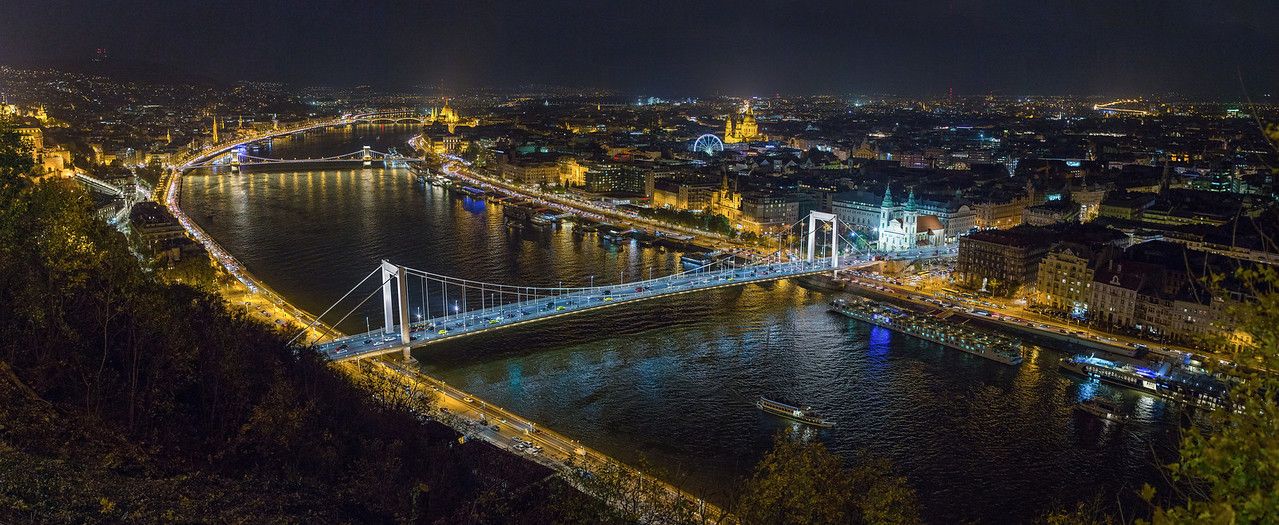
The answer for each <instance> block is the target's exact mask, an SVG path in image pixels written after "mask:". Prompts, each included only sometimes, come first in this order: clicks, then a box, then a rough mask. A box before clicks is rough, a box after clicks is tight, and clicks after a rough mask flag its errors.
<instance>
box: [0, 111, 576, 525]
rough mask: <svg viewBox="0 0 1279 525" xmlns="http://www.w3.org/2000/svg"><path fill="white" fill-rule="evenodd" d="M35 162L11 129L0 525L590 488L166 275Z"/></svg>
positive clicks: (539, 497) (498, 512)
mask: <svg viewBox="0 0 1279 525" xmlns="http://www.w3.org/2000/svg"><path fill="white" fill-rule="evenodd" d="M29 158H30V157H29V154H28V153H27V152H25V151H23V150H22V148H21V146H20V143H18V142H17V140H16V136H14V135H13V134H12V133H11V132H5V131H3V130H0V305H3V307H2V308H0V334H2V337H0V392H3V393H4V394H6V395H3V396H0V416H2V417H0V521H4V522H72V523H86V522H154V521H179V522H207V521H230V522H388V521H398V522H423V523H435V522H439V523H481V522H493V521H526V522H539V521H555V520H556V519H557V518H556V513H555V512H556V510H555V509H556V508H555V506H552V505H545V504H544V503H545V500H546V499H547V498H548V497H549V496H550V495H552V494H558V495H559V496H557V498H556V500H557V501H563V502H566V503H565V504H567V503H572V502H574V499H573V498H574V494H575V491H571V490H560V488H557V487H556V484H557V483H558V484H560V485H562V482H559V480H558V478H550V479H548V475H549V474H550V471H549V470H548V469H545V468H543V467H540V466H537V465H535V464H532V463H529V462H526V461H523V460H521V459H519V458H516V457H514V456H511V455H509V454H506V453H503V452H500V451H498V450H496V449H494V448H492V447H490V446H488V445H485V444H482V443H477V442H468V443H467V444H465V445H461V444H459V443H458V442H457V434H456V433H455V432H453V431H452V430H450V429H448V428H447V427H444V426H443V425H440V424H438V423H435V422H431V421H429V420H426V419H425V418H423V417H422V414H421V411H420V410H419V409H416V408H415V407H413V406H409V405H407V404H406V403H405V402H404V401H403V400H400V399H395V398H388V397H386V396H378V395H376V392H373V391H371V388H372V387H373V386H374V384H375V383H370V382H368V381H357V380H356V379H353V376H351V375H348V374H345V373H343V372H342V371H340V370H338V369H336V368H334V367H331V366H329V365H328V364H327V363H326V362H325V361H324V360H322V359H321V358H320V357H318V356H316V355H314V354H312V353H310V352H308V351H302V350H297V349H291V348H289V347H288V346H287V345H286V344H285V340H284V338H283V336H281V335H280V334H279V333H277V332H275V331H274V330H272V329H271V328H269V327H266V326H263V325H261V324H258V323H257V322H255V321H252V320H250V319H249V318H247V317H246V316H245V315H242V314H240V313H237V312H233V311H231V310H229V309H228V308H227V307H226V305H225V304H224V303H223V301H222V300H221V299H220V298H218V297H216V296H213V295H210V294H208V293H206V292H204V291H201V290H198V289H195V288H192V287H188V286H183V285H171V284H166V283H163V282H161V281H159V280H157V279H156V278H155V277H154V276H153V275H152V274H149V273H147V272H146V271H144V270H143V268H142V266H141V265H140V263H139V261H138V260H137V259H136V258H135V257H134V255H133V254H132V253H130V252H129V250H128V248H127V243H126V241H125V239H124V237H123V236H122V235H121V234H119V233H118V232H116V231H114V230H112V229H109V228H108V227H107V226H106V225H105V224H102V223H101V222H99V221H96V220H95V219H94V218H93V217H92V215H91V214H90V213H89V211H90V203H89V199H88V198H87V196H86V195H85V193H84V191H83V190H81V189H80V188H78V187H77V186H75V185H74V184H72V183H68V182H65V181H46V182H40V183H33V182H30V181H29V180H27V179H25V178H23V177H22V176H21V175H22V174H23V173H25V172H27V171H28V170H29V169H30V165H29V161H25V160H23V159H29ZM579 496H580V495H579ZM481 503H482V504H481Z"/></svg>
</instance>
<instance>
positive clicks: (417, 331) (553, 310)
mask: <svg viewBox="0 0 1279 525" xmlns="http://www.w3.org/2000/svg"><path fill="white" fill-rule="evenodd" d="M868 264H874V263H873V262H865V261H862V262H854V264H852V265H841V266H840V269H852V268H856V267H860V266H865V265H868ZM828 271H831V266H830V264H829V262H827V261H819V262H812V263H808V262H787V263H776V264H771V265H766V266H759V267H748V268H737V269H728V270H718V271H713V272H704V273H685V274H677V275H675V276H670V277H663V278H659V279H653V280H650V281H642V282H636V283H626V284H619V285H615V286H611V287H610V286H598V287H595V288H590V289H585V290H581V291H577V292H573V293H568V294H564V295H557V296H553V297H543V298H539V299H534V300H529V301H523V302H520V303H516V304H507V305H499V306H495V307H490V308H485V309H481V310H473V311H469V312H462V313H458V314H454V315H449V316H443V317H438V318H435V319H431V320H427V321H422V322H417V323H411V324H410V327H411V328H410V334H411V340H410V341H409V343H408V344H407V345H405V344H404V343H402V342H401V341H400V334H399V326H396V327H395V331H394V332H393V333H390V334H388V333H386V332H385V331H383V330H374V331H372V332H368V333H363V334H356V335H352V336H348V337H343V338H339V339H335V340H333V341H330V342H327V343H323V344H321V345H319V346H318V348H319V350H320V352H321V353H323V354H324V355H325V356H327V357H328V358H329V359H332V360H334V361H347V360H351V359H358V358H363V357H373V356H378V355H383V354H389V353H395V352H403V351H404V350H405V347H406V346H407V347H408V348H409V349H410V350H411V349H415V348H420V347H423V346H426V345H429V344H433V343H438V342H442V341H449V340H453V339H457V338H460V337H465V336H468V335H475V334H479V333H485V332H492V331H495V330H501V329H506V328H511V327H514V326H521V325H526V324H529V323H534V322H539V321H545V320H549V319H555V318H559V317H564V316H567V315H572V314H578V313H582V312H587V311H592V310H598V309H601V308H607V307H610V306H618V305H623V304H630V303H635V302H639V301H645V300H650V299H657V298H661V297H669V296H673V295H679V294H685V293H692V292H699V291H703V290H711V289H715V288H725V287H731V286H741V285H744V284H750V283H759V282H767V281H775V280H778V279H787V278H791V277H800V276H804V275H812V274H818V273H821V272H828Z"/></svg>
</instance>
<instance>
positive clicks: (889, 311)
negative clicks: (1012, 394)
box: [830, 299, 1022, 365]
mask: <svg viewBox="0 0 1279 525" xmlns="http://www.w3.org/2000/svg"><path fill="white" fill-rule="evenodd" d="M830 311H832V312H835V313H838V314H840V315H843V316H845V317H851V318H853V319H856V320H858V321H862V322H866V323H870V324H873V325H875V326H881V327H884V328H887V329H889V330H893V331H896V332H901V333H903V334H906V335H909V336H911V337H916V338H919V339H923V340H925V341H930V342H933V343H937V344H939V345H942V346H945V347H947V348H953V349H955V350H959V351H961V352H964V353H968V354H972V355H975V356H977V357H982V358H986V359H989V360H991V361H994V362H996V363H1003V364H1005V365H1017V364H1021V361H1022V357H1021V340H1019V339H1016V338H1013V337H1008V336H1005V335H1001V334H996V333H994V332H988V331H985V330H978V329H976V328H972V327H969V326H964V325H960V324H955V323H951V322H948V321H944V320H941V319H936V318H933V317H930V316H927V315H923V314H919V313H915V312H909V311H906V310H902V309H900V308H896V307H894V306H890V305H887V304H882V303H876V302H872V301H870V300H869V299H855V300H852V301H848V300H845V299H836V300H835V301H833V302H831V306H830Z"/></svg>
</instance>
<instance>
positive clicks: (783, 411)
mask: <svg viewBox="0 0 1279 525" xmlns="http://www.w3.org/2000/svg"><path fill="white" fill-rule="evenodd" d="M755 408H758V409H760V410H763V411H764V412H767V413H769V414H773V415H775V416H781V417H784V418H786V419H789V420H792V421H796V422H799V423H803V424H805V425H810V426H814V427H821V428H830V427H833V426H835V423H833V422H830V421H827V420H825V419H822V418H821V417H819V416H818V415H817V414H814V413H813V409H812V407H799V406H795V405H791V404H788V403H783V402H781V401H774V400H772V399H768V398H766V397H761V398H759V400H758V401H755Z"/></svg>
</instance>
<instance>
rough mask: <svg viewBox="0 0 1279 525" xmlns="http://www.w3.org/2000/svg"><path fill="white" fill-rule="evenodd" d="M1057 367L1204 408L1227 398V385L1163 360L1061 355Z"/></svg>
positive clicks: (1206, 375)
mask: <svg viewBox="0 0 1279 525" xmlns="http://www.w3.org/2000/svg"><path fill="white" fill-rule="evenodd" d="M1058 366H1060V367H1061V369H1062V370H1065V371H1067V372H1071V373H1074V374H1078V375H1081V376H1084V377H1089V378H1095V379H1097V380H1099V381H1101V382H1103V383H1110V384H1112V385H1118V386H1122V387H1127V388H1131V389H1133V390H1140V391H1142V392H1147V393H1151V394H1154V395H1157V396H1159V397H1163V398H1166V399H1171V400H1173V401H1180V402H1184V403H1188V404H1191V405H1195V406H1200V407H1204V408H1212V409H1216V408H1221V407H1222V406H1224V405H1225V401H1226V384H1225V383H1224V382H1222V381H1221V380H1220V379H1218V378H1216V377H1214V376H1213V375H1211V374H1209V373H1207V372H1205V371H1202V370H1198V369H1195V368H1193V367H1187V366H1180V365H1175V364H1173V363H1168V362H1163V361H1139V360H1124V359H1118V358H1116V359H1107V358H1101V357H1097V356H1095V355H1084V354H1079V355H1075V356H1071V357H1065V358H1062V359H1061V361H1059V362H1058Z"/></svg>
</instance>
